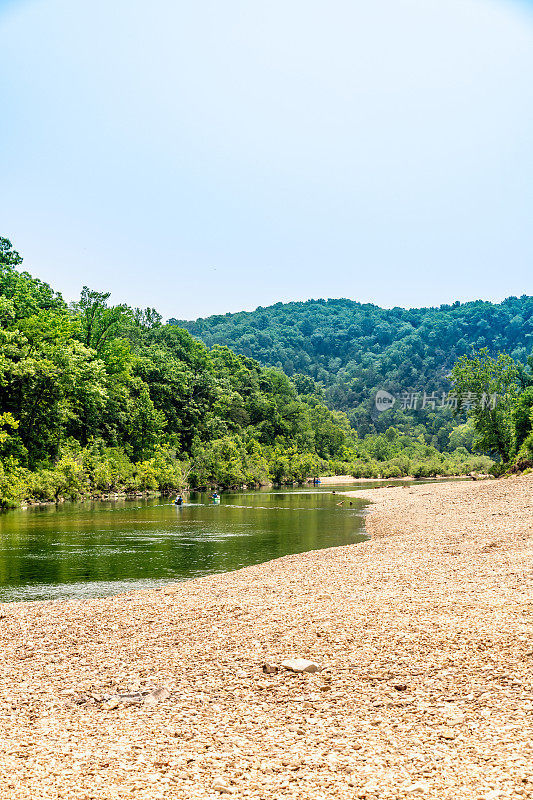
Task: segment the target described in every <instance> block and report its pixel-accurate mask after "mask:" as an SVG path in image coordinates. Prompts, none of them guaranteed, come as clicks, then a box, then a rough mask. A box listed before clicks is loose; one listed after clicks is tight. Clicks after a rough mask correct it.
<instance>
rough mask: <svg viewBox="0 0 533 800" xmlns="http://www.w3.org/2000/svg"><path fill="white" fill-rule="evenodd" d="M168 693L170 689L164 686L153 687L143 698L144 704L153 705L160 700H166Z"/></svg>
mask: <svg viewBox="0 0 533 800" xmlns="http://www.w3.org/2000/svg"><path fill="white" fill-rule="evenodd" d="M170 694H171V693H170V689H167V687H166V686H160V687H159V688H158V689H153V690H152V691H151V692H148V694H147V695H146V697H145V698H144V704H145V705H146V706H155V704H156V703H159V702H160V701H161V700H167V699H168V698H169V697H170Z"/></svg>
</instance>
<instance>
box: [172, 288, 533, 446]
mask: <svg viewBox="0 0 533 800" xmlns="http://www.w3.org/2000/svg"><path fill="white" fill-rule="evenodd" d="M170 321H171V322H174V323H176V324H179V325H180V326H182V327H184V328H186V329H187V330H188V331H190V332H191V333H192V334H193V335H194V336H197V337H199V338H200V339H202V341H204V342H205V343H206V344H207V345H208V346H212V345H214V344H221V345H228V346H230V347H232V348H233V349H234V350H236V351H237V352H238V353H242V354H243V355H246V356H249V357H252V358H255V359H257V360H258V361H259V362H260V363H261V364H264V365H273V366H277V367H280V368H281V369H283V370H284V371H285V372H286V373H287V374H288V375H291V376H292V375H295V374H296V373H301V374H303V375H307V376H310V377H311V378H313V379H314V380H315V381H318V382H319V383H320V384H321V386H322V387H323V388H324V398H325V400H326V402H327V404H328V405H330V406H331V407H332V408H336V409H339V410H341V411H345V412H346V413H347V414H348V416H349V418H350V420H351V421H352V422H353V423H354V424H355V425H356V426H357V428H358V430H359V431H360V432H365V431H366V432H368V431H373V430H376V429H378V430H379V429H380V426H388V425H390V424H391V423H392V422H394V423H395V424H399V425H401V426H402V425H405V424H407V423H406V415H404V414H402V412H401V410H400V409H399V406H398V405H397V406H396V408H395V409H394V411H393V412H387V413H386V414H384V415H382V416H381V417H380V418H379V419H376V418H375V416H373V415H372V409H373V401H374V396H375V393H376V391H377V390H378V389H386V390H388V391H390V392H393V393H395V394H399V393H401V392H402V391H415V390H420V391H424V390H425V391H426V392H427V393H428V394H431V393H432V392H434V391H435V392H437V393H442V392H443V391H444V392H448V390H449V389H450V382H449V380H448V378H447V376H448V375H449V373H450V372H451V369H452V366H453V364H454V362H455V361H456V359H457V358H458V357H459V356H461V355H463V354H465V353H466V354H468V353H470V352H472V349H475V350H479V349H481V348H484V347H487V348H488V350H489V352H490V353H491V354H494V355H495V354H496V353H498V352H500V351H501V352H505V353H508V354H509V355H510V356H511V357H512V358H514V359H515V360H516V361H518V362H521V363H524V362H525V360H526V357H527V355H528V354H529V353H531V351H532V349H533V297H528V296H523V297H520V298H516V297H510V298H508V299H507V300H505V301H504V302H503V303H500V304H494V303H488V302H484V301H481V300H480V301H477V302H472V303H458V302H457V303H454V304H453V305H451V306H450V305H446V306H440V307H439V308H418V309H417V308H415V309H403V308H393V309H384V308H379V307H378V306H374V305H369V304H365V305H363V304H361V303H357V302H355V301H353V300H345V299H342V300H309V301H308V302H305V303H286V304H283V303H276V305H273V306H269V307H268V308H261V307H260V308H258V309H256V310H255V311H252V312H241V313H237V314H225V315H219V316H213V317H208V318H206V319H198V320H196V321H194V322H190V321H189V322H188V321H183V320H182V321H179V322H178V321H177V320H170ZM432 411H433V409H432V408H431V409H428V411H427V412H426V413H425V414H424V413H421V414H420V415H419V416H418V421H419V422H423V423H424V424H428V422H429V425H430V427H431V425H433V426H434V427H435V421H433V422H431V419H430V417H431V412H432ZM438 416H439V423H438V424H437V425H436V428H439V427H440V426H441V424H446V421H447V420H449V416H448V415H447V414H446V413H443V414H440V415H438ZM448 433H449V431H448ZM443 443H444V442H441V444H443Z"/></svg>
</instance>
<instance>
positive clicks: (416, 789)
mask: <svg viewBox="0 0 533 800" xmlns="http://www.w3.org/2000/svg"><path fill="white" fill-rule="evenodd" d="M427 790H428V786H427V783H424V782H423V781H418V782H417V783H412V784H411V785H410V786H407V787H406V789H405V791H406V792H407V793H408V794H425V793H426V792H427Z"/></svg>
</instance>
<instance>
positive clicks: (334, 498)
mask: <svg viewBox="0 0 533 800" xmlns="http://www.w3.org/2000/svg"><path fill="white" fill-rule="evenodd" d="M387 483H388V484H392V483H393V482H392V481H387ZM372 485H373V484H371V483H366V484H364V488H368V487H370V486H372ZM376 485H380V484H378V483H376ZM381 485H383V484H381ZM358 486H359V488H363V487H362V485H361V484H358ZM334 488H335V487H332V486H327V487H323V488H321V487H318V488H306V487H304V488H302V489H293V488H290V489H284V490H283V489H281V490H268V491H258V492H254V491H243V492H228V493H224V494H223V495H222V498H221V502H220V504H218V505H214V504H213V503H212V501H210V499H209V495H208V494H201V493H192V494H191V495H190V496H188V497H187V502H186V503H185V505H183V506H181V507H177V506H175V505H174V504H173V503H172V501H171V500H169V499H167V498H158V499H149V500H139V499H136V500H117V501H112V502H111V501H110V502H85V503H63V504H61V505H58V506H54V505H50V506H33V507H29V508H27V509H25V510H16V511H9V512H7V513H5V514H3V515H1V516H0V601H1V602H9V601H17V600H50V599H59V598H84V597H100V596H105V595H109V594H118V593H120V592H124V591H128V590H131V589H143V588H152V587H155V586H159V585H162V584H164V583H168V582H169V581H181V580H186V579H188V578H195V577H197V576H199V575H207V574H210V573H214V572H227V571H229V570H234V569H238V568H239V567H245V566H248V565H250V564H257V563H260V562H263V561H269V560H270V559H273V558H278V557H280V556H284V555H287V554H289V553H301V552H303V551H307V550H317V549H321V548H325V547H334V546H337V545H346V544H352V543H354V542H360V541H362V540H363V539H365V538H366V537H365V534H364V513H363V509H364V508H365V506H366V503H365V502H364V501H363V500H356V499H353V500H351V501H350V499H348V498H343V497H340V496H339V495H338V494H333V493H332V490H333V489H334ZM347 488H355V485H354V486H353V487H351V486H347V485H346V484H345V485H343V486H342V487H340V486H339V487H337V489H338V490H341V489H347ZM343 500H344V502H343V505H337V504H338V503H340V502H341V501H343Z"/></svg>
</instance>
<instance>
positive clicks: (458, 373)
mask: <svg viewBox="0 0 533 800" xmlns="http://www.w3.org/2000/svg"><path fill="white" fill-rule="evenodd" d="M452 376H453V381H454V385H455V391H456V394H457V400H458V405H459V406H460V405H461V403H463V401H464V399H465V397H466V396H467V395H468V396H469V397H468V400H469V403H471V404H472V407H471V409H470V411H469V422H468V425H472V427H473V428H474V430H475V432H476V434H477V441H476V442H475V444H476V446H477V447H478V448H479V449H483V450H485V451H488V452H493V453H495V454H497V455H498V456H499V458H500V462H501V465H497V466H495V467H494V468H493V469H492V470H491V471H492V473H493V474H494V475H496V476H499V475H501V474H503V473H504V472H505V471H506V470H507V469H508V468H509V467H510V466H512V462H513V461H515V462H516V463H519V462H520V461H521V460H524V461H525V462H527V461H528V460H529V459H530V458H531V457H532V456H533V358H532V357H531V356H530V357H529V358H528V359H527V365H523V364H519V363H517V362H515V361H514V360H513V359H512V358H511V357H510V356H509V355H507V354H505V353H499V354H498V356H497V357H496V358H493V357H491V356H490V355H489V353H488V351H487V349H486V348H484V349H482V350H480V351H479V352H478V353H474V354H473V355H472V356H471V357H468V356H463V357H461V358H460V359H459V360H458V361H457V362H456V364H455V365H454V367H453V370H452ZM491 395H493V396H494V397H495V398H496V400H497V402H496V403H487V402H486V398H487V397H490V396H491ZM462 427H466V426H462ZM458 435H459V434H457V436H452V435H451V436H450V442H451V441H452V439H454V438H455V439H457V438H458ZM526 466H527V465H526Z"/></svg>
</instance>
